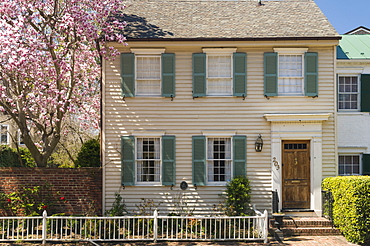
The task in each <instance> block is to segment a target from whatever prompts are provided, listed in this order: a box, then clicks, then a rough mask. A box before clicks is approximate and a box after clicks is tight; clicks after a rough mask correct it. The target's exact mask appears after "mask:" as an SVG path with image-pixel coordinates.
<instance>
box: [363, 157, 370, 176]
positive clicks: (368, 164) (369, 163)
mask: <svg viewBox="0 0 370 246" xmlns="http://www.w3.org/2000/svg"><path fill="white" fill-rule="evenodd" d="M362 174H363V175H370V154H363V155H362Z"/></svg>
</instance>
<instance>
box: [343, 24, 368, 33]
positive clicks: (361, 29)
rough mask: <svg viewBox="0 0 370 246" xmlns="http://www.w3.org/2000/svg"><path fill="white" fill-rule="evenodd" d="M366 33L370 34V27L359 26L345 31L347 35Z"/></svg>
mask: <svg viewBox="0 0 370 246" xmlns="http://www.w3.org/2000/svg"><path fill="white" fill-rule="evenodd" d="M364 34H370V29H369V28H367V27H364V26H359V27H357V28H355V29H353V30H351V31H349V32H347V33H345V35H364Z"/></svg>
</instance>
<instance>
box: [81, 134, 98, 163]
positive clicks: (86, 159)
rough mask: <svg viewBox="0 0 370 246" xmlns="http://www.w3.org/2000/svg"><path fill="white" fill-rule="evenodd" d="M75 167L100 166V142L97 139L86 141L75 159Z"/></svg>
mask: <svg viewBox="0 0 370 246" xmlns="http://www.w3.org/2000/svg"><path fill="white" fill-rule="evenodd" d="M76 166H77V167H100V166H101V165H100V143H99V140H97V139H90V140H88V141H86V142H85V143H84V144H83V145H82V147H81V150H80V152H78V155H77V159H76Z"/></svg>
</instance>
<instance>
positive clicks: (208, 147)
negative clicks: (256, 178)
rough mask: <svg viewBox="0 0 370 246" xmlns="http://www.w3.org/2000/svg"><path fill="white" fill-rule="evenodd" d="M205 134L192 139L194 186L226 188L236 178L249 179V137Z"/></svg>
mask: <svg viewBox="0 0 370 246" xmlns="http://www.w3.org/2000/svg"><path fill="white" fill-rule="evenodd" d="M204 134H205V135H200V136H193V137H192V141H193V144H192V150H193V158H192V161H193V184H194V185H197V186H203V185H225V184H226V182H228V181H230V180H231V179H232V178H233V177H235V176H238V175H244V176H245V175H246V148H247V145H246V141H247V138H246V136H244V135H229V134H228V133H227V134H221V135H219V134H211V135H209V134H210V133H209V132H205V133H204Z"/></svg>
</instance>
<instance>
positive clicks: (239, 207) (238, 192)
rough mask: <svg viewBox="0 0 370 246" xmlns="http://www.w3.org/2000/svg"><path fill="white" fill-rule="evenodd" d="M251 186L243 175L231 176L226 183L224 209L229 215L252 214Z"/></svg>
mask: <svg viewBox="0 0 370 246" xmlns="http://www.w3.org/2000/svg"><path fill="white" fill-rule="evenodd" d="M250 192H251V187H250V184H249V180H248V178H247V177H245V176H238V177H235V178H233V179H232V180H231V181H230V182H228V183H227V184H226V191H225V193H226V199H225V206H226V208H225V210H226V215H229V216H247V215H251V214H252V210H251V208H250V204H249V203H250V201H251V196H250Z"/></svg>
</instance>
